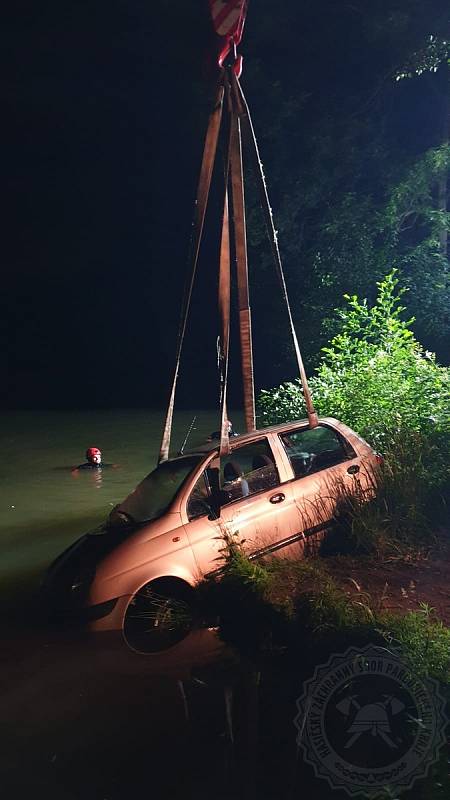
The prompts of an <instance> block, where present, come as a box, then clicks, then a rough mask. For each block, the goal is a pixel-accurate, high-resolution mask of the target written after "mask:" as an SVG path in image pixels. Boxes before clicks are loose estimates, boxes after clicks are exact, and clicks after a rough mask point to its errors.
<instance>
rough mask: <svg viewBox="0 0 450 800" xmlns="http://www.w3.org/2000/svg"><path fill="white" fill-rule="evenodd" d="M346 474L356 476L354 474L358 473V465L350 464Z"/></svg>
mask: <svg viewBox="0 0 450 800" xmlns="http://www.w3.org/2000/svg"><path fill="white" fill-rule="evenodd" d="M347 472H348V474H349V475H356V473H357V472H359V464H352V465H351V466H350V467H349V468H348V470H347Z"/></svg>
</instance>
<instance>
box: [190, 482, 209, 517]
mask: <svg viewBox="0 0 450 800" xmlns="http://www.w3.org/2000/svg"><path fill="white" fill-rule="evenodd" d="M210 510H211V498H210V491H209V485H208V480H207V477H206V475H205V473H204V472H202V474H201V475H200V477H199V479H198V481H197V483H196V484H195V486H194V488H193V489H192V492H191V493H190V495H189V500H188V502H187V515H188V518H189V520H192V519H198V517H206V516H207V515H208V514H209V513H210Z"/></svg>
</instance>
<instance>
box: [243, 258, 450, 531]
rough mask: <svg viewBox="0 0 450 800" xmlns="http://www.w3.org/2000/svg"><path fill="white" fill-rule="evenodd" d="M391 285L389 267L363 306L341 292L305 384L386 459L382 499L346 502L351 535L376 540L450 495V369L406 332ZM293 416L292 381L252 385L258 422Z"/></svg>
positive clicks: (296, 401)
mask: <svg viewBox="0 0 450 800" xmlns="http://www.w3.org/2000/svg"><path fill="white" fill-rule="evenodd" d="M398 283H399V281H398V278H397V275H396V270H393V271H392V272H391V273H390V274H389V275H387V276H386V278H385V279H384V280H383V281H380V282H379V283H378V284H377V285H378V297H377V300H376V303H375V305H374V306H372V307H370V306H369V305H368V303H367V301H365V300H364V301H362V302H360V301H359V300H358V298H357V297H356V296H355V295H353V296H352V297H350V296H348V295H346V296H345V297H346V300H347V307H346V308H345V309H344V310H343V311H340V312H338V313H339V317H340V322H341V330H340V332H339V333H338V334H337V335H336V336H335V337H334V338H333V339H332V341H331V342H330V345H329V346H328V347H326V348H324V350H323V359H322V362H321V364H320V365H319V367H318V369H317V371H316V374H315V375H314V376H313V377H312V379H311V381H310V386H311V390H312V394H313V398H314V404H315V406H316V409H317V411H318V413H319V414H320V415H322V416H333V417H337V418H338V419H340V420H341V421H342V422H345V423H346V424H347V425H349V426H350V427H351V428H353V429H354V430H356V431H357V432H358V433H359V434H360V435H361V436H363V437H365V438H366V439H367V440H368V441H369V442H370V443H371V445H372V446H373V447H374V448H375V449H376V450H377V451H378V452H380V453H383V454H384V455H385V457H386V465H387V466H386V468H385V470H384V476H383V477H384V482H383V483H384V489H383V490H381V491H382V493H384V494H383V497H382V502H381V500H379V501H378V503H375V504H371V506H370V509H363V506H362V505H360V506H359V508H358V509H356V508H355V509H354V510H355V512H358V513H357V516H358V519H356V520H355V525H354V528H355V535H356V534H357V538H359V540H361V538H364V535H365V533H367V534H368V535H369V538H370V537H371V536H372V534H373V527H374V526H375V528H376V529H377V531H378V533H377V537H378V539H379V541H381V540H382V538H383V536H387V537H391V536H392V535H397V534H398V536H399V539H400V540H403V539H407V538H408V536H409V535H410V533H411V532H413V533H414V536H416V538H417V537H418V538H419V539H420V538H422V537H423V536H424V535H426V532H427V530H429V524H430V521H431V522H432V523H433V524H435V523H436V522H437V521H438V520H439V518H440V517H441V518H442V514H445V513H446V503H447V504H448V501H449V497H450V368H448V367H442V366H440V365H438V364H437V363H436V359H435V356H434V355H433V354H432V353H429V352H427V351H425V350H424V349H423V347H422V346H421V345H420V344H419V342H417V340H416V339H415V337H414V334H413V332H412V330H411V324H412V322H413V320H412V319H407V320H405V319H403V312H404V311H405V307H404V306H402V305H401V297H402V295H403V294H404V291H405V290H403V289H400V288H398ZM302 417H305V405H304V399H303V393H302V390H301V386H300V383H299V382H297V383H285V384H283V385H282V386H279V387H278V388H275V389H271V390H265V391H262V392H261V394H260V397H259V419H260V421H261V422H262V423H263V424H265V425H268V424H273V423H276V422H281V421H285V420H289V419H299V418H302ZM361 514H362V515H363V516H362V517H361ZM368 514H371V515H372V518H371V519H369V518H368V516H367V515H368ZM364 516H365V518H363V517H364ZM377 517H378V519H377ZM358 525H359V530H357V528H358ZM365 526H366V531H365V532H364V528H365ZM371 526H372V527H371ZM378 534H379V536H378Z"/></svg>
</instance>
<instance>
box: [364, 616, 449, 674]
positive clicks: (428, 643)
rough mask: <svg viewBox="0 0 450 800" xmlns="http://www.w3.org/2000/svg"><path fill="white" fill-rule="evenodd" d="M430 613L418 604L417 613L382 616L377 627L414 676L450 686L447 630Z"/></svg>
mask: <svg viewBox="0 0 450 800" xmlns="http://www.w3.org/2000/svg"><path fill="white" fill-rule="evenodd" d="M433 612H434V609H433V608H430V607H429V606H428V605H427V604H426V603H421V607H420V610H419V611H412V612H410V613H409V614H405V615H404V616H400V615H397V614H382V615H381V616H380V620H379V625H380V630H381V631H382V634H383V636H384V637H385V639H386V640H387V642H388V643H389V645H391V646H394V647H399V648H400V649H401V650H402V652H403V653H405V654H407V655H408V657H409V661H410V663H411V664H412V665H413V667H414V671H415V672H416V673H417V674H418V675H432V676H433V677H434V678H437V679H438V680H441V681H443V682H445V683H449V682H450V657H449V654H450V630H449V628H446V627H445V626H444V625H443V624H442V622H441V621H440V620H436V619H435V618H434V616H433Z"/></svg>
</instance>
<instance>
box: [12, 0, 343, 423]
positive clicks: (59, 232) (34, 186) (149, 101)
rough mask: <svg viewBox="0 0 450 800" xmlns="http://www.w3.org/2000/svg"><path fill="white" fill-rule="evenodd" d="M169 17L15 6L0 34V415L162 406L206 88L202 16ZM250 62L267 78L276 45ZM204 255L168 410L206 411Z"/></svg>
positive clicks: (212, 383)
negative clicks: (173, 402)
mask: <svg viewBox="0 0 450 800" xmlns="http://www.w3.org/2000/svg"><path fill="white" fill-rule="evenodd" d="M254 5H255V4H254ZM175 7H176V14H175V15H174V13H173V8H174V4H173V3H171V2H170V1H169V0H151V1H150V0H109V1H108V2H105V0H97V2H95V3H91V2H78V3H73V4H62V3H60V2H56V0H46V2H44V3H43V4H36V3H31V2H29V3H23V2H18V3H16V4H15V6H14V11H10V15H9V17H8V18H5V19H4V20H3V24H2V33H1V36H2V47H1V51H2V54H3V62H4V63H3V64H2V111H3V113H2V119H3V122H2V126H1V131H0V138H1V145H2V147H1V149H2V155H3V181H2V182H3V188H4V203H5V206H4V211H3V215H2V216H3V235H2V251H3V253H2V255H3V257H2V261H3V292H2V295H1V297H2V300H1V309H0V326H1V329H2V339H4V341H5V344H4V345H2V348H1V352H2V364H1V368H2V375H3V376H4V378H5V381H4V382H3V391H2V398H1V403H2V405H3V406H5V407H19V408H20V407H22V408H34V407H41V408H47V407H80V408H83V407H94V406H105V407H108V406H110V407H118V406H136V407H143V406H155V405H160V404H161V403H164V401H165V398H166V394H167V388H168V380H169V375H170V371H171V369H172V363H173V355H174V349H175V337H176V331H177V327H178V319H179V309H180V302H181V295H182V289H183V283H184V277H185V272H186V259H187V251H188V243H189V232H190V225H191V218H192V208H193V198H194V195H195V189H196V181H197V176H198V169H199V162H200V157H201V148H202V144H203V136H204V129H205V125H206V120H207V114H208V111H209V101H210V93H211V87H212V85H213V79H214V76H213V73H212V70H211V68H209V69H208V55H207V54H208V49H209V46H210V44H211V30H210V26H209V20H208V17H207V14H206V3H204V2H203V0H189V2H186V3H182V2H179V1H177V2H176V3H175ZM252 13H256V11H255V10H253V12H252V9H251V10H250V15H249V20H248V25H247V30H246V36H245V45H244V53H245V48H246V47H248V49H249V53H250V55H249V56H248V58H249V60H250V61H251V57H252V56H251V53H252V47H254V43H253V41H252V32H251V31H252V28H251V14H252ZM271 30H272V29H271ZM331 34H332V32H331V31H329V35H330V36H331ZM270 35H271V34H270ZM266 37H267V32H266ZM324 47H325V45H324ZM262 55H264V57H265V59H266V60H267V64H268V68H270V65H271V61H272V66H273V67H274V72H276V65H277V63H278V62H279V60H280V59H282V58H283V57H284V52H283V44H282V42H281V43H280V41H278V42H277V40H276V38H275V39H274V48H273V49H272V48H271V50H270V52H269V49H267V51H266V52H265V53H264V54H260V56H262ZM318 64H319V62H318V63H314V64H313V68H314V70H317V68H318ZM332 66H333V69H335V65H332ZM322 67H323V69H326V70H328V69H329V66H327V65H326V63H325V64H322ZM347 68H349V69H352V70H353V72H355V68H354V65H353V64H350V65H349V66H348V67H347ZM357 68H358V67H357ZM244 70H245V67H244ZM275 77H276V75H275ZM243 81H244V82H245V71H244V78H243ZM259 102H263V99H261V98H259ZM212 252H213V249H212V247H211V245H210V247H209V250H208V248H206V256H204V258H203V262H202V265H201V270H200V284H199V287H200V288H199V289H198V290H197V292H196V294H195V297H194V309H193V311H194V314H193V323H192V328H191V337H190V345H189V347H188V351H187V354H186V360H185V362H184V363H185V368H184V372H183V373H182V380H181V386H180V400H181V403H182V404H184V405H192V406H193V405H197V406H198V405H200V406H202V405H206V404H213V403H214V402H215V398H216V389H217V387H216V378H215V337H216V328H215V322H214V320H215V317H214V314H215V303H216V298H215V293H214V280H213V276H212V271H211V262H212V259H211V253H212ZM289 377H291V376H286V378H289ZM264 379H265V380H266V381H267V380H268V379H269V380H270V375H269V374H266V375H265V376H264ZM269 385H270V384H269ZM194 387H196V388H194ZM234 397H236V392H235V393H234ZM232 400H233V394H232Z"/></svg>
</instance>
